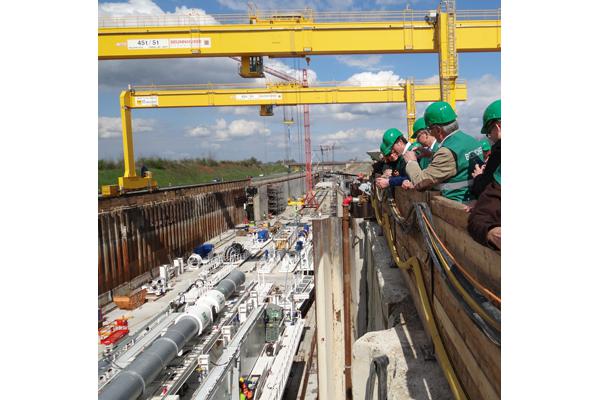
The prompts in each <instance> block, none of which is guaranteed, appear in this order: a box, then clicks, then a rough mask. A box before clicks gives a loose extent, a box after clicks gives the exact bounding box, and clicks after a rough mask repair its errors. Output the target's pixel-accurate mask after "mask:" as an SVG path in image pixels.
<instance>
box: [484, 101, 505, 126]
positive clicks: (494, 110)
mask: <svg viewBox="0 0 600 400" xmlns="http://www.w3.org/2000/svg"><path fill="white" fill-rule="evenodd" d="M501 109H502V107H501V105H500V99H498V100H496V101H494V102H493V103H492V104H490V105H489V106H487V108H486V109H485V111H484V112H483V126H482V127H481V133H483V134H484V135H485V134H486V133H488V128H487V124H488V123H489V122H491V121H496V120H497V119H501V116H500V111H501Z"/></svg>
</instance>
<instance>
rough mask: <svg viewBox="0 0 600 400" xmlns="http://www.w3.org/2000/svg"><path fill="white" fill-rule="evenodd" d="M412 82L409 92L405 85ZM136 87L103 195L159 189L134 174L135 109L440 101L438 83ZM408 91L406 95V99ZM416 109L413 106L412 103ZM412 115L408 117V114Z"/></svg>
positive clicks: (124, 106) (126, 100)
mask: <svg viewBox="0 0 600 400" xmlns="http://www.w3.org/2000/svg"><path fill="white" fill-rule="evenodd" d="M407 85H410V88H409V90H408V91H407V90H406V86H407ZM142 89H144V90H140V89H138V88H133V89H130V90H125V91H122V92H121V95H120V105H121V126H122V131H123V163H124V166H125V172H124V175H123V176H121V177H119V179H118V185H106V186H103V187H102V194H103V195H106V196H111V195H116V194H118V193H119V192H125V191H131V190H140V189H145V188H149V189H152V188H155V187H156V186H157V184H156V181H155V180H153V179H152V177H151V176H150V177H140V176H138V175H137V174H136V170H135V158H134V148H133V129H132V122H131V121H132V120H131V111H132V110H134V109H141V108H174V107H220V106H257V105H267V104H275V105H297V104H353V103H354V104H356V103H406V102H408V103H409V104H414V102H432V101H438V100H440V90H439V86H438V85H415V84H414V82H412V81H409V83H408V84H401V85H394V86H325V87H319V86H315V87H304V86H302V85H299V84H293V83H287V84H272V85H269V86H268V87H266V88H244V89H231V88H229V89H211V88H189V89H178V87H166V86H165V87H162V88H161V87H153V88H142ZM407 93H408V97H407ZM456 99H457V100H466V99H467V88H466V84H464V83H458V84H457V85H456ZM411 107H412V108H413V109H414V106H411ZM409 118H410V116H409Z"/></svg>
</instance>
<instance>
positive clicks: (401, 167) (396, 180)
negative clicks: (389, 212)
mask: <svg viewBox="0 0 600 400" xmlns="http://www.w3.org/2000/svg"><path fill="white" fill-rule="evenodd" d="M418 146H420V145H419V144H418V143H417V144H414V143H408V141H407V140H406V138H405V137H404V135H403V134H402V132H400V131H399V130H398V129H396V128H390V129H388V130H387V131H385V133H384V134H383V138H382V143H381V145H380V147H379V149H380V150H381V153H382V154H383V156H384V157H385V159H386V160H387V162H388V164H387V166H385V167H384V172H383V174H382V176H381V177H378V178H377V179H376V180H375V184H376V185H377V187H379V188H381V189H385V188H387V187H388V186H399V185H402V184H403V182H405V181H408V177H407V176H406V172H405V165H406V163H405V162H404V159H403V158H402V157H400V154H403V153H406V152H407V151H408V150H409V149H416V148H417V147H418Z"/></svg>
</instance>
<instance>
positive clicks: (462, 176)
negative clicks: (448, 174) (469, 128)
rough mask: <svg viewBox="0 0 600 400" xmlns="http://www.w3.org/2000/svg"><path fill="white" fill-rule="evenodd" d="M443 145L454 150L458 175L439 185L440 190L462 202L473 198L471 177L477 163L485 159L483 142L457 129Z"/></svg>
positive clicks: (443, 193) (448, 196)
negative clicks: (470, 186)
mask: <svg viewBox="0 0 600 400" xmlns="http://www.w3.org/2000/svg"><path fill="white" fill-rule="evenodd" d="M441 147H446V148H447V149H449V150H450V151H451V152H452V155H453V156H454V162H455V163H456V175H454V176H453V177H452V178H450V179H448V180H447V181H445V182H444V183H442V184H440V185H438V187H437V188H438V190H440V191H441V192H442V196H444V197H446V198H449V199H452V200H456V201H460V202H462V203H464V202H467V201H470V200H473V195H472V194H471V191H470V190H469V185H470V184H471V183H472V180H470V178H471V172H473V170H474V169H475V164H477V161H481V160H482V159H483V149H482V148H481V143H479V141H477V140H476V139H475V138H474V137H472V136H469V135H467V134H466V133H464V132H462V131H456V132H454V133H453V134H452V135H451V136H449V137H447V138H446V140H444V144H442V146H441Z"/></svg>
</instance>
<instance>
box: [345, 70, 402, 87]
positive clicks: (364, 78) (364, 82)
mask: <svg viewBox="0 0 600 400" xmlns="http://www.w3.org/2000/svg"><path fill="white" fill-rule="evenodd" d="M403 82H404V79H400V76H398V75H396V74H394V72H393V71H378V72H376V73H374V72H360V73H358V74H354V75H352V76H351V77H350V78H348V79H346V80H345V81H344V82H342V84H343V85H348V86H390V85H398V84H399V83H403Z"/></svg>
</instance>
